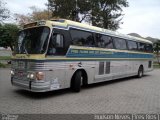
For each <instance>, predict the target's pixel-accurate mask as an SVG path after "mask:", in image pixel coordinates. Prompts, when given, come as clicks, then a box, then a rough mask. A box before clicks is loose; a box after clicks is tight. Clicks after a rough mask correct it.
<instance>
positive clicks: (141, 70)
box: [137, 66, 144, 78]
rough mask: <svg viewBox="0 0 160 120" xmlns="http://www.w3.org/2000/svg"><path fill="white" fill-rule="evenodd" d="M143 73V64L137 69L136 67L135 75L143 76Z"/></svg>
mask: <svg viewBox="0 0 160 120" xmlns="http://www.w3.org/2000/svg"><path fill="white" fill-rule="evenodd" d="M143 73H144V70H143V66H140V67H139V69H138V75H137V77H138V78H141V77H143Z"/></svg>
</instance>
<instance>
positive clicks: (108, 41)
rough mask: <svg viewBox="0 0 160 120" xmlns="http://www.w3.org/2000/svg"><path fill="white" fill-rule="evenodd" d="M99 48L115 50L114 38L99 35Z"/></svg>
mask: <svg viewBox="0 0 160 120" xmlns="http://www.w3.org/2000/svg"><path fill="white" fill-rule="evenodd" d="M96 39H97V44H98V47H101V48H109V49H112V48H113V42H112V38H111V37H110V36H106V35H101V34H97V36H96Z"/></svg>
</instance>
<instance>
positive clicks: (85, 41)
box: [70, 29, 95, 47]
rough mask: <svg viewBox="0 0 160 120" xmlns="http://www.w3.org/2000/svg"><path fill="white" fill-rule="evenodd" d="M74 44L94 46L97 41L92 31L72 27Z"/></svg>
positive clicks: (71, 32)
mask: <svg viewBox="0 0 160 120" xmlns="http://www.w3.org/2000/svg"><path fill="white" fill-rule="evenodd" d="M70 34H71V38H72V43H71V44H72V45H77V46H87V47H94V46H95V41H94V37H93V33H92V32H88V31H83V30H77V29H71V30H70Z"/></svg>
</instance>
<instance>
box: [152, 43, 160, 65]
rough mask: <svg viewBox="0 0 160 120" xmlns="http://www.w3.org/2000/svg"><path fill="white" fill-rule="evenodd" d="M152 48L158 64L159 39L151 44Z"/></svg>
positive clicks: (159, 55)
mask: <svg viewBox="0 0 160 120" xmlns="http://www.w3.org/2000/svg"><path fill="white" fill-rule="evenodd" d="M153 50H154V52H155V54H156V58H157V62H158V64H159V65H160V60H159V57H160V53H159V52H160V41H157V42H155V43H154V44H153Z"/></svg>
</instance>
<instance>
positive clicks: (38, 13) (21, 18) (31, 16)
mask: <svg viewBox="0 0 160 120" xmlns="http://www.w3.org/2000/svg"><path fill="white" fill-rule="evenodd" d="M30 9H31V10H32V13H28V14H27V15H23V14H15V15H14V16H15V18H16V21H17V22H18V24H19V25H20V26H23V25H24V24H27V23H29V22H34V21H38V20H47V19H48V18H49V16H51V13H50V12H49V13H48V11H47V10H41V9H39V8H37V7H35V6H32V7H30Z"/></svg>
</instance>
